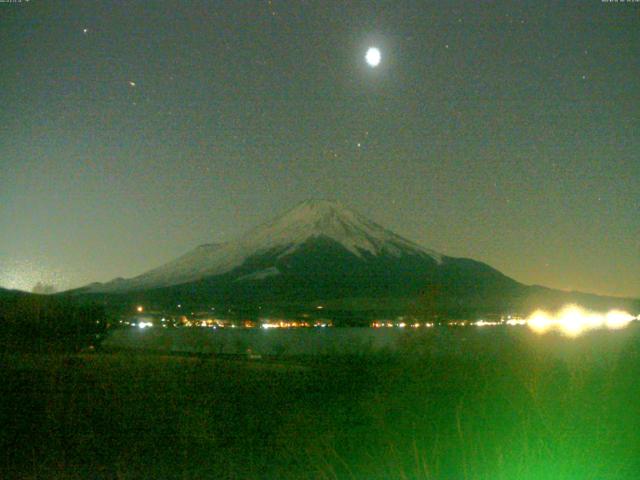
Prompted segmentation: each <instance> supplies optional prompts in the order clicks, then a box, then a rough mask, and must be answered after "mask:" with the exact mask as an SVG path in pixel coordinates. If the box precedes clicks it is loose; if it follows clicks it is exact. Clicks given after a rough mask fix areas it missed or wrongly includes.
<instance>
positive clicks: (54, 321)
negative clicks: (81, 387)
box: [0, 288, 107, 350]
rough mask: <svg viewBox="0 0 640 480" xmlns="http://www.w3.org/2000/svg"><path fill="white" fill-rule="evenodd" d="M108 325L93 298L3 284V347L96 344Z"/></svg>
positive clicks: (0, 313)
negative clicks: (40, 292) (29, 291)
mask: <svg viewBox="0 0 640 480" xmlns="http://www.w3.org/2000/svg"><path fill="white" fill-rule="evenodd" d="M106 325H107V319H106V315H105V309H104V307H103V306H102V305H99V304H96V303H95V302H94V301H92V300H91V299H84V298H77V297H72V296H64V295H63V296H53V295H38V294H32V293H27V292H22V291H18V290H7V289H3V288H0V348H5V349H29V350H32V349H47V350H50V349H52V348H53V349H56V350H77V349H79V348H82V347H83V346H85V345H90V344H96V343H97V341H98V340H100V335H101V334H102V333H103V332H104V331H105V329H106Z"/></svg>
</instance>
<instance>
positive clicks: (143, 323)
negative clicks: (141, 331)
mask: <svg viewBox="0 0 640 480" xmlns="http://www.w3.org/2000/svg"><path fill="white" fill-rule="evenodd" d="M147 327H153V323H151V322H140V323H138V328H147Z"/></svg>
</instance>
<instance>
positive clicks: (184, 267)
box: [76, 201, 637, 317]
mask: <svg viewBox="0 0 640 480" xmlns="http://www.w3.org/2000/svg"><path fill="white" fill-rule="evenodd" d="M76 293H79V294H91V295H100V296H104V297H105V298H106V297H110V298H112V299H114V298H118V299H119V301H121V302H132V301H144V302H149V303H153V304H155V305H164V306H171V305H173V306H175V305H176V304H191V305H225V306H234V308H235V307H236V306H238V307H241V308H243V309H245V310H251V309H256V308H257V309H259V308H262V307H261V306H264V305H271V306H280V307H282V308H285V306H286V308H289V309H290V311H296V309H297V311H305V310H308V309H309V308H314V306H315V305H319V304H323V305H333V306H334V307H335V308H342V309H347V310H348V309H351V310H352V311H359V312H363V311H369V312H370V313H371V314H372V315H374V314H377V313H394V314H395V313H397V314H402V313H414V314H419V315H428V316H433V315H439V316H449V317H451V316H458V317H459V316H469V315H476V314H485V313H504V312H521V313H522V312H529V311H531V310H533V309H535V308H543V307H544V308H557V307H559V306H561V305H562V304H563V303H567V302H569V301H579V302H580V303H581V304H582V305H584V306H585V307H591V308H611V307H614V306H615V307H619V308H629V307H631V308H635V307H634V306H637V302H635V303H634V301H629V300H625V299H615V298H609V297H598V296H594V295H587V294H576V293H567V292H560V291H557V290H551V289H545V288H541V287H528V286H525V285H523V284H521V283H519V282H517V281H515V280H513V279H511V278H509V277H507V276H505V275H503V274H502V273H500V272H499V271H497V270H495V269H494V268H492V267H490V266H488V265H486V264H484V263H481V262H478V261H475V260H471V259H464V258H454V257H448V256H446V255H442V254H440V253H437V252H434V251H433V250H429V249H426V248H424V247H421V246H419V245H417V244H415V243H413V242H411V241H409V240H406V239H404V238H402V237H400V236H398V235H396V234H394V233H393V232H390V231H389V230H386V229H384V228H383V227H381V226H380V225H378V224H376V223H374V222H372V221H370V220H368V219H366V218H365V217H363V216H362V215H360V214H358V213H357V212H354V211H352V210H350V209H348V208H346V207H344V206H343V205H341V204H339V203H336V202H329V201H307V202H303V203H302V204H300V205H298V206H297V207H295V208H294V209H292V210H290V211H289V212H287V213H285V214H284V215H282V216H280V217H278V218H276V219H275V220H273V221H271V222H269V223H266V224H264V225H261V226H259V227H257V228H255V229H253V230H251V231H250V232H249V233H247V234H246V235H244V236H243V237H242V238H240V239H239V240H238V241H235V242H227V243H222V244H206V245H202V246H199V247H197V248H195V249H194V250H192V251H190V252H188V253H186V254H185V255H183V256H181V257H179V258H177V259H176V260H174V261H172V262H169V263H167V264H165V265H163V266H160V267H158V268H156V269H153V270H150V271H148V272H146V273H143V274H142V275H139V276H137V277H134V278H131V279H117V280H114V281H112V282H108V283H105V284H92V285H89V286H87V287H84V288H83V289H80V290H78V291H76ZM280 311H283V310H280Z"/></svg>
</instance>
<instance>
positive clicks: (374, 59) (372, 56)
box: [364, 47, 382, 67]
mask: <svg viewBox="0 0 640 480" xmlns="http://www.w3.org/2000/svg"><path fill="white" fill-rule="evenodd" d="M364 58H365V60H366V61H367V63H368V64H369V66H371V67H377V66H378V65H379V64H380V59H381V58H382V55H381V54H380V50H378V49H377V48H376V47H371V48H370V49H369V50H367V54H366V55H365V56H364Z"/></svg>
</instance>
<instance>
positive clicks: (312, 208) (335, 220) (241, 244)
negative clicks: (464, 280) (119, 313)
mask: <svg viewBox="0 0 640 480" xmlns="http://www.w3.org/2000/svg"><path fill="white" fill-rule="evenodd" d="M317 238H326V239H329V240H332V241H334V242H336V243H337V244H339V245H340V246H341V247H342V248H343V249H344V250H346V251H347V252H349V253H350V254H351V255H352V256H354V257H356V258H360V259H364V258H368V257H376V256H380V255H388V256H392V257H396V258H399V257H401V256H404V255H413V256H418V257H421V258H424V259H431V260H433V261H436V262H440V261H441V260H442V255H440V254H438V253H436V252H434V251H431V250H427V249H425V248H422V247H420V246H419V245H416V244H414V243H413V242H410V241H409V240H406V239H404V238H402V237H400V236H398V235H396V234H394V233H392V232H390V231H388V230H386V229H384V228H383V227H381V226H379V225H378V224H376V223H374V222H371V221H369V220H367V219H366V218H364V217H363V216H361V215H360V214H358V213H356V212H354V211H353V210H350V209H348V208H345V207H344V206H342V205H340V204H339V203H336V202H330V201H322V200H320V201H307V202H303V203H301V204H300V205H298V206H297V207H296V208H294V209H293V210H291V211H289V212H287V213H286V214H284V215H283V216H281V217H278V218H277V219H275V220H274V221H272V222H269V223H266V224H264V225H261V226H259V227H257V228H255V229H253V230H252V231H250V232H249V233H248V234H246V235H245V236H243V237H242V238H241V239H240V240H239V241H237V242H228V243H223V244H206V245H201V246H199V247H197V248H195V249H194V250H192V251H190V252H188V253H186V254H185V255H183V256H181V257H179V258H178V259H176V260H174V261H172V262H169V263H167V264H165V265H163V266H161V267H159V268H156V269H153V270H150V271H149V272H146V273H144V274H142V275H139V276H137V277H134V278H132V279H129V280H123V279H118V280H114V281H112V282H108V283H106V284H93V285H91V286H90V287H89V291H92V292H124V291H132V290H143V289H149V288H158V287H167V286H171V285H179V284H182V283H187V282H192V281H196V280H199V279H202V278H206V277H210V276H214V275H222V274H225V273H227V272H230V271H232V270H234V269H236V268H240V267H242V266H243V265H245V264H246V263H247V262H250V260H251V259H252V258H254V257H256V256H268V257H270V258H271V257H274V258H273V259H274V260H277V259H280V258H284V257H287V256H288V255H291V254H292V253H294V252H295V251H296V250H298V249H300V248H301V247H302V246H303V245H305V242H307V241H308V240H311V239H317ZM272 267H273V265H269V266H268V267H267V268H272ZM247 274H254V275H257V276H256V277H254V278H260V272H259V271H255V272H247ZM270 274H271V275H273V274H277V272H276V270H271V272H270Z"/></svg>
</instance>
